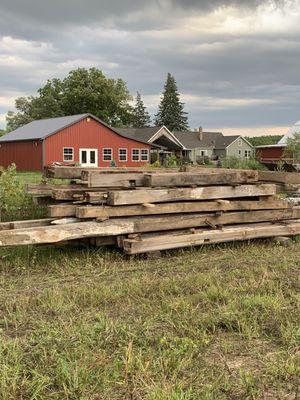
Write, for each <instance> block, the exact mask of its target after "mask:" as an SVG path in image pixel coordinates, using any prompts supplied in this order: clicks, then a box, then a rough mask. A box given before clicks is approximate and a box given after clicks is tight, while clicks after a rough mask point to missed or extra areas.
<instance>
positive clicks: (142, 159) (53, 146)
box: [0, 114, 153, 171]
mask: <svg viewBox="0 0 300 400" xmlns="http://www.w3.org/2000/svg"><path fill="white" fill-rule="evenodd" d="M152 146H153V145H152V144H150V143H147V142H145V141H142V140H139V139H136V138H135V139H132V138H129V137H126V136H123V135H122V134H120V132H119V131H118V130H116V129H115V128H112V127H110V126H109V125H107V124H105V123H104V122H103V121H101V120H100V119H98V118H96V117H94V116H93V115H91V114H80V115H73V116H69V117H59V118H50V119H44V120H38V121H33V122H30V123H29V124H27V125H24V126H23V127H21V128H18V129H16V130H15V131H13V132H10V133H8V134H6V135H4V136H2V137H1V138H0V166H3V167H5V168H6V167H8V166H9V165H10V164H12V163H15V164H16V166H17V169H18V170H19V171H41V170H42V169H43V168H44V167H45V166H46V165H50V164H52V163H55V162H58V163H62V164H75V163H78V164H80V165H82V166H83V167H109V166H110V165H111V163H112V162H114V164H115V165H117V166H129V167H138V166H142V165H144V164H146V163H148V162H150V149H151V147H152Z"/></svg>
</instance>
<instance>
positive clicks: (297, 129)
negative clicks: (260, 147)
mask: <svg viewBox="0 0 300 400" xmlns="http://www.w3.org/2000/svg"><path fill="white" fill-rule="evenodd" d="M295 133H300V121H298V122H296V123H295V124H294V125H293V126H291V127H290V128H289V130H288V131H287V133H286V134H285V135H284V136H283V137H282V138H281V139H280V140H279V142H278V143H277V144H278V145H281V146H286V143H287V139H289V138H292V137H293V136H294V135H295Z"/></svg>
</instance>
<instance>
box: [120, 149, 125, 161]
mask: <svg viewBox="0 0 300 400" xmlns="http://www.w3.org/2000/svg"><path fill="white" fill-rule="evenodd" d="M119 161H127V149H119Z"/></svg>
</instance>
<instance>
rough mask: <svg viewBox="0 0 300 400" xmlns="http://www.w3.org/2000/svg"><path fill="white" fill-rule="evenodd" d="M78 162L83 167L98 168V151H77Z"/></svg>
mask: <svg viewBox="0 0 300 400" xmlns="http://www.w3.org/2000/svg"><path fill="white" fill-rule="evenodd" d="M79 162H80V164H81V165H82V166H83V167H98V150H97V149H79Z"/></svg>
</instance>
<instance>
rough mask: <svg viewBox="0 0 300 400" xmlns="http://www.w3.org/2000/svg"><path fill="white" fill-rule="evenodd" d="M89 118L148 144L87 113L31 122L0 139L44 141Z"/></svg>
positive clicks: (129, 137)
mask: <svg viewBox="0 0 300 400" xmlns="http://www.w3.org/2000/svg"><path fill="white" fill-rule="evenodd" d="M87 117H90V118H93V119H94V120H96V121H98V122H99V123H100V124H102V125H104V126H106V127H107V128H109V129H110V130H112V131H113V132H115V133H116V134H118V135H120V136H122V137H126V138H128V139H132V140H135V141H137V142H141V143H147V142H146V141H144V140H143V139H142V138H139V137H137V136H136V137H132V136H129V135H128V136H127V135H125V134H123V133H122V132H121V130H119V128H118V129H117V128H112V127H111V126H109V125H108V124H106V123H105V122H103V121H102V120H101V119H99V118H97V117H95V116H94V115H92V114H89V113H85V114H77V115H70V116H65V117H57V118H47V119H39V120H37V121H32V122H29V123H28V124H26V125H23V126H22V127H20V128H18V129H16V130H14V131H12V132H9V133H7V134H6V135H3V136H2V137H0V142H14V141H24V140H42V139H45V138H46V137H48V136H51V135H54V134H55V133H57V132H59V131H61V130H62V129H65V128H67V127H68V126H70V125H73V124H75V123H76V122H79V121H81V120H82V119H85V118H87Z"/></svg>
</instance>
